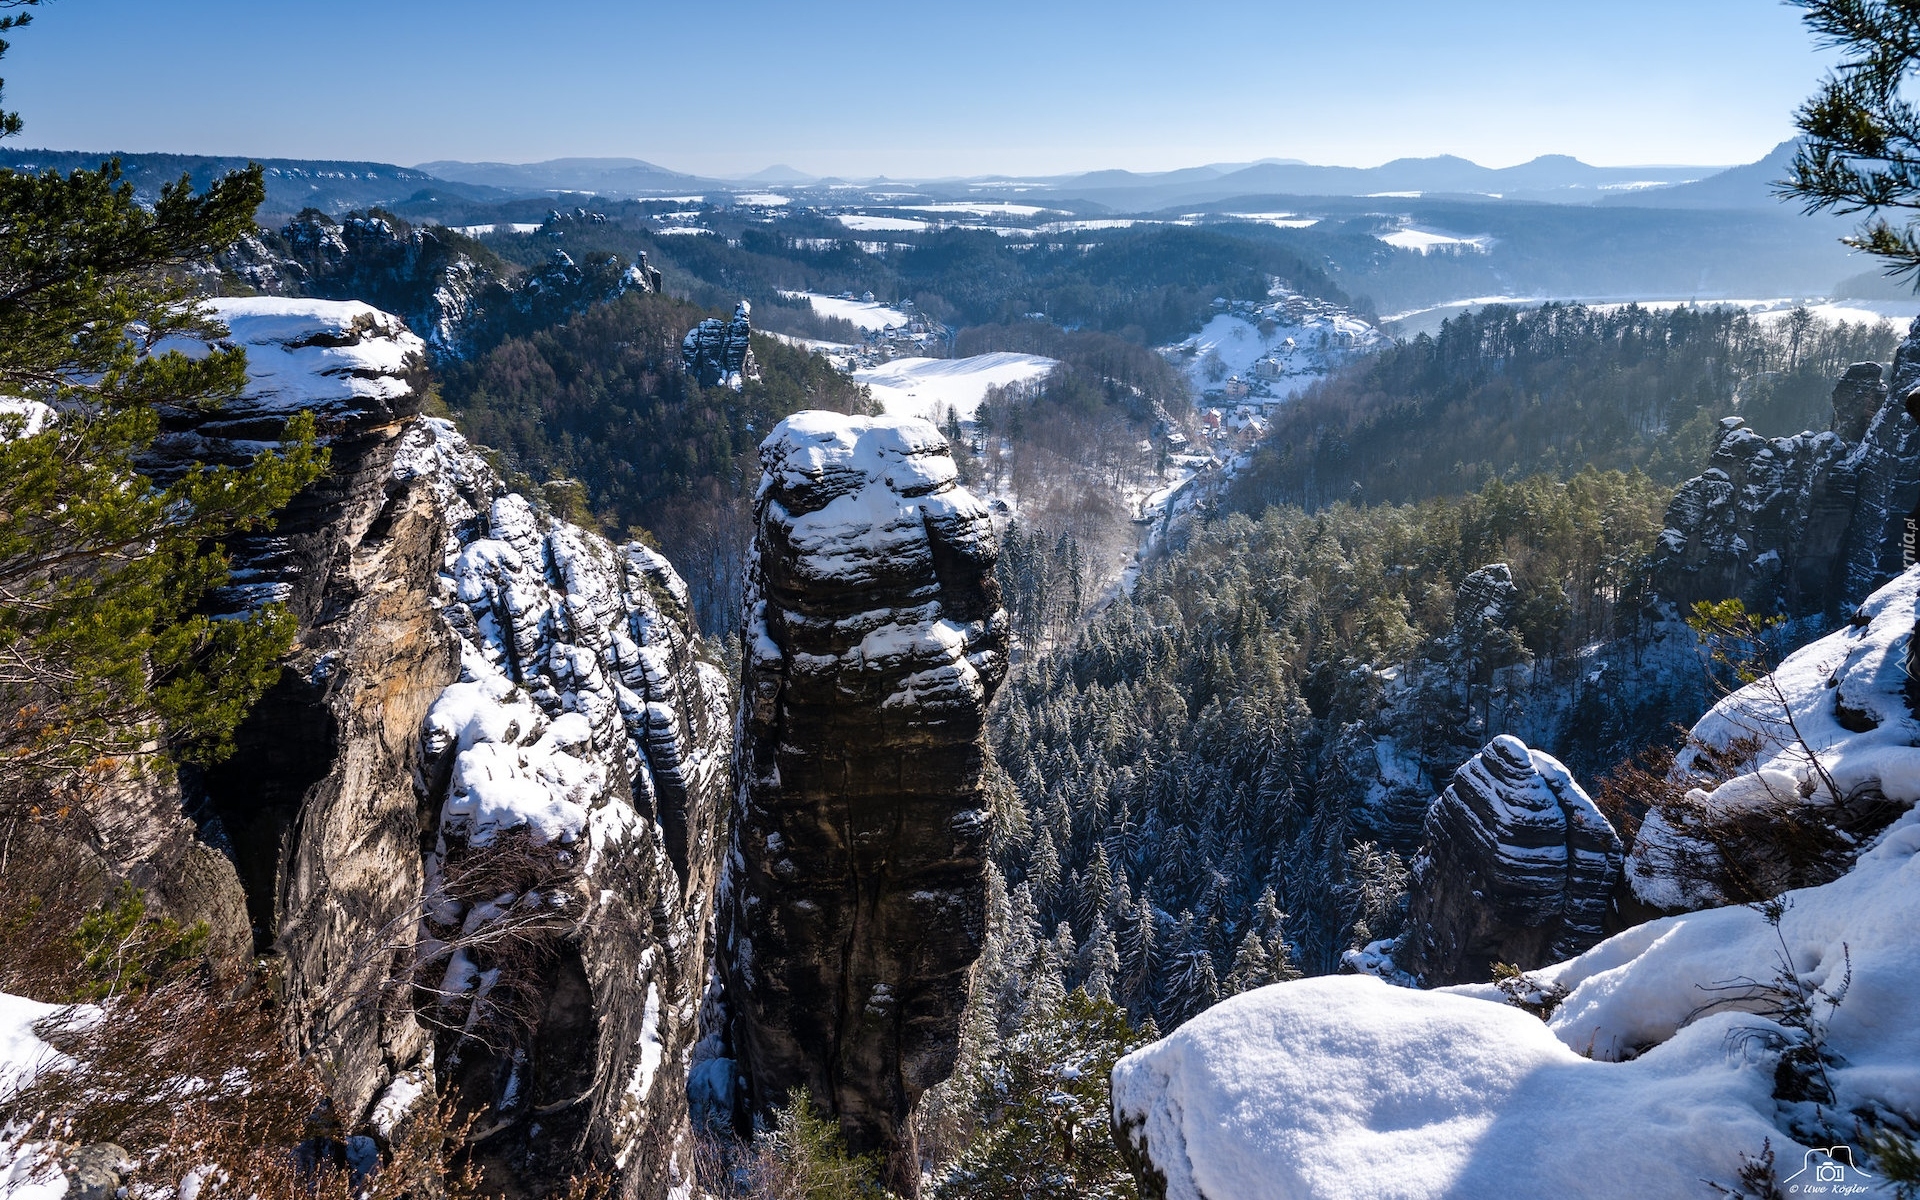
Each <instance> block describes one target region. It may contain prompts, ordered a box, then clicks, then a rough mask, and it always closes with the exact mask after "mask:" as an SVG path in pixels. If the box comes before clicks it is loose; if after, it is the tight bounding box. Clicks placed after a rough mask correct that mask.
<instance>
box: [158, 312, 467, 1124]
mask: <svg viewBox="0 0 1920 1200" xmlns="http://www.w3.org/2000/svg"><path fill="white" fill-rule="evenodd" d="M216 309H217V312H218V315H219V316H220V317H221V319H223V320H224V321H225V322H226V323H227V325H228V327H229V329H230V331H231V338H232V340H233V341H234V342H237V343H239V344H241V345H243V346H245V348H246V350H247V354H248V364H249V373H250V376H251V380H250V384H249V387H248V390H247V394H246V395H245V396H244V397H243V398H242V399H240V400H239V401H236V402H232V403H229V404H227V405H226V406H224V407H223V408H221V409H219V410H217V411H215V412H213V413H204V412H198V411H193V412H168V413H163V414H162V417H163V428H164V431H165V432H164V433H163V436H162V437H161V439H160V441H159V442H158V443H157V447H156V450H157V454H158V456H159V459H158V461H157V462H156V464H155V470H156V471H157V472H158V473H160V474H163V475H164V473H165V471H166V469H167V464H168V463H169V462H178V461H192V460H199V461H207V462H227V461H239V460H243V459H245V458H247V457H249V456H250V455H251V454H253V453H254V452H256V451H257V450H258V449H259V448H260V447H261V446H262V445H263V444H271V443H272V442H273V441H274V440H275V439H277V438H278V436H279V435H280V432H281V430H282V427H283V425H284V423H285V421H286V419H287V417H288V416H289V415H290V414H292V413H293V412H295V411H297V410H300V409H311V410H313V411H314V412H315V413H316V415H317V416H318V422H319V427H320V430H321V432H322V436H323V438H324V440H325V441H326V442H327V443H328V446H329V449H330V452H331V455H332V460H331V469H330V471H329V473H328V475H327V476H326V477H325V478H324V479H322V480H321V481H320V482H319V483H317V484H314V485H313V486H311V487H309V488H308V489H307V490H306V491H304V492H302V493H301V494H300V495H299V496H298V497H296V498H295V500H294V501H293V503H292V504H291V505H290V506H289V507H288V509H287V510H286V511H285V512H284V513H283V514H282V515H281V517H280V518H279V521H278V523H277V525H276V526H275V528H274V529H272V530H271V531H267V532H261V533H256V534H251V535H248V536H245V537H242V538H238V539H235V540H234V541H233V543H232V545H231V549H232V551H233V559H234V571H233V580H234V582H233V584H232V586H230V587H228V588H226V589H224V590H223V591H222V592H220V593H219V594H217V595H216V597H215V601H216V604H217V606H218V607H221V608H223V609H225V610H226V611H228V612H241V611H246V610H249V609H252V608H255V607H257V606H259V605H261V604H265V603H268V602H272V603H278V604H282V605H284V606H285V607H286V609H287V610H288V611H289V612H290V613H291V614H292V615H293V616H294V617H295V618H296V619H297V620H298V622H299V634H298V637H297V639H296V642H295V645H294V649H293V650H292V651H291V652H290V654H289V655H288V657H287V658H286V660H285V661H284V663H283V666H282V669H281V677H280V680H279V682H278V683H276V684H275V685H274V686H273V687H272V688H271V689H270V690H269V691H268V692H267V694H266V695H265V696H264V697H263V698H262V700H261V701H260V703H259V704H258V705H257V706H256V707H255V708H254V710H253V712H252V713H251V714H250V715H249V717H248V718H247V720H246V721H245V722H244V723H243V724H242V726H241V727H240V729H239V730H238V732H237V734H236V736H235V739H234V740H235V745H236V750H235V752H234V754H233V756H232V757H231V758H229V759H228V760H226V761H225V762H224V763H222V764H220V765H219V766H217V767H215V768H213V769H212V770H209V771H207V772H205V773H204V774H203V775H201V776H199V777H198V778H192V777H189V778H188V780H187V784H188V796H187V801H188V806H189V811H194V812H197V813H198V814H199V815H200V821H201V827H202V833H203V837H204V839H205V840H206V841H207V842H208V843H210V844H211V845H213V846H216V847H218V848H220V849H221V850H223V851H224V852H225V853H226V855H227V856H228V858H229V859H230V861H231V862H232V864H233V868H234V869H235V871H236V872H237V874H238V877H239V881H240V883H241V885H242V887H243V888H244V892H245V900H246V909H247V913H248V917H249V923H250V925H251V934H252V939H251V940H252V942H253V946H254V950H255V951H256V953H260V954H264V955H267V956H268V958H269V961H270V962H272V963H274V964H276V967H275V969H276V972H277V974H278V976H279V986H280V987H282V988H283V990H284V994H285V997H286V1002H287V1012H288V1016H289V1025H290V1028H291V1030H292V1032H293V1034H294V1038H295V1041H296V1043H297V1045H298V1046H299V1048H300V1049H301V1050H302V1052H303V1053H305V1054H307V1055H308V1056H309V1057H310V1058H311V1060H312V1061H314V1062H315V1063H317V1064H320V1065H321V1066H322V1068H323V1071H324V1072H325V1073H326V1074H327V1076H328V1083H329V1086H330V1089H331V1091H332V1092H333V1094H334V1096H335V1100H336V1103H337V1104H338V1105H339V1106H340V1107H341V1108H342V1109H343V1110H344V1111H348V1112H360V1111H362V1110H364V1109H365V1108H366V1107H367V1106H368V1105H369V1104H371V1102H372V1101H373V1099H374V1098H375V1096H376V1095H378V1094H379V1092H380V1091H381V1089H383V1088H384V1087H385V1086H386V1085H387V1084H388V1082H389V1081H390V1080H391V1079H392V1078H393V1077H394V1076H395V1075H396V1074H398V1073H401V1072H404V1071H406V1070H408V1069H409V1068H412V1067H416V1066H418V1065H419V1064H420V1063H422V1062H423V1061H428V1060H430V1057H431V1044H430V1038H429V1037H428V1035H427V1032H426V1030H425V1028H424V1027H423V1026H422V1025H421V1024H420V1023H419V1022H417V1021H416V1020H415V1019H414V1017H413V1013H412V1010H411V1005H410V1003H409V998H408V997H407V996H406V994H405V992H404V989H396V988H394V987H393V986H392V985H391V981H392V980H394V979H404V978H406V977H407V975H408V973H409V970H410V964H411V961H412V954H413V949H412V942H413V930H414V928H415V926H416V924H417V922H418V919H419V897H420V891H421V885H422V868H421V861H420V853H419V833H418V822H417V816H416V810H417V802H416V799H415V796H414V787H413V779H414V774H415V770H416V768H417V766H418V763H417V760H416V753H417V739H416V738H415V737H414V736H413V735H412V733H411V731H413V730H416V729H418V728H419V726H420V722H421V721H422V720H423V719H424V718H425V716H426V713H427V710H428V708H429V706H430V705H431V704H432V703H433V702H434V700H435V699H436V698H437V697H438V696H439V694H440V691H441V689H442V688H444V687H445V686H446V685H447V684H448V683H450V682H452V681H453V679H454V678H455V672H456V671H457V668H458V662H459V659H458V656H457V653H456V649H455V645H454V640H453V637H452V635H451V634H450V633H449V631H448V630H447V628H446V626H445V624H444V623H443V622H441V621H440V620H438V619H437V618H436V617H435V616H434V613H433V608H432V604H431V599H432V587H433V579H434V574H435V570H436V568H437V566H438V563H439V554H440V543H441V539H442V529H443V526H442V521H441V515H440V510H439V506H438V503H437V501H436V499H435V497H434V495H433V493H432V491H431V489H429V488H427V487H426V486H424V485H423V484H420V483H418V482H417V481H409V480H400V479H396V478H395V476H394V475H393V471H392V465H393V460H394V453H395V450H396V448H397V446H398V443H399V440H400V437H401V436H402V434H403V433H404V432H405V431H406V430H407V429H408V428H409V427H410V426H411V424H412V422H413V420H414V416H415V413H416V412H417V409H418V406H419V398H420V394H421V391H420V389H419V388H418V387H417V386H416V382H417V377H416V374H415V373H416V372H417V371H418V370H419V368H420V367H421V365H422V352H423V349H424V348H423V346H422V344H421V342H420V339H418V338H416V337H414V336H413V335H412V334H411V333H409V332H408V331H407V330H406V328H405V326H403V325H402V324H401V323H400V322H399V321H398V320H397V319H395V318H393V317H391V316H389V315H387V314H385V313H382V312H379V311H377V310H375V309H372V308H370V307H369V306H367V305H365V304H353V303H334V302H327V301H313V300H293V301H289V300H273V299H250V300H228V301H220V302H218V304H217V305H216Z"/></svg>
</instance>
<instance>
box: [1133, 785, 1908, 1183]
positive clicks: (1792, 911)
mask: <svg viewBox="0 0 1920 1200" xmlns="http://www.w3.org/2000/svg"><path fill="white" fill-rule="evenodd" d="M1788 900H1789V906H1788V908H1787V909H1786V911H1785V914H1784V915H1783V916H1782V918H1781V921H1780V926H1779V929H1778V930H1777V931H1776V930H1775V929H1774V928H1773V927H1772V926H1771V925H1769V924H1768V922H1767V920H1766V919H1765V918H1764V917H1763V916H1762V915H1761V914H1760V913H1758V912H1756V911H1754V910H1753V909H1751V908H1746V907H1730V908H1722V909H1715V910H1712V911H1709V912H1701V913H1693V914H1689V915H1686V916H1682V917H1671V918H1666V919H1663V920H1659V921H1655V922H1652V923H1650V924H1647V925H1643V926H1640V927H1638V928H1635V929H1632V930H1629V931H1627V932H1626V933H1623V934H1620V935H1618V936H1616V937H1614V938H1612V939H1610V940H1608V941H1606V942H1603V943H1601V944H1600V945H1599V946H1597V947H1595V948H1594V949H1593V950H1591V951H1589V952H1587V953H1586V954H1584V955H1582V956H1580V957H1579V958H1577V959H1574V960H1572V961H1571V962H1567V963H1563V964H1560V965H1559V966H1556V967H1551V968H1548V969H1546V970H1544V971H1540V972H1536V973H1535V975H1534V981H1535V982H1536V983H1537V984H1539V985H1541V986H1543V987H1550V988H1552V989H1554V990H1555V991H1556V992H1557V991H1558V990H1560V989H1564V991H1565V993H1566V995H1565V998H1564V999H1563V1000H1561V1001H1560V1003H1559V1005H1558V1007H1557V1008H1556V1009H1555V1010H1554V1011H1553V1014H1552V1017H1551V1019H1550V1020H1549V1021H1546V1022H1542V1021H1541V1020H1539V1019H1538V1018H1537V1017H1535V1016H1533V1015H1532V1014H1530V1013H1529V1012H1527V1011H1525V1010H1523V1009H1521V1008H1518V1007H1512V1006H1509V1005H1508V1004H1506V1003H1504V1000H1505V994H1504V993H1502V992H1501V991H1499V990H1498V989H1495V988H1491V987H1468V988H1456V989H1447V990H1443V991H1439V992H1417V991H1411V990H1408V989H1403V988H1394V987H1391V986H1389V985H1387V984H1384V983H1381V982H1379V981H1377V980H1374V979H1370V978H1368V977H1365V976H1338V977H1330V978H1321V979H1315V980H1307V981H1303V982H1299V983H1290V984H1279V985H1276V986H1273V987H1268V988H1262V989H1260V990H1257V991H1254V992H1249V993H1246V994H1244V995H1241V996H1237V997H1235V998H1233V999H1231V1000H1228V1001H1226V1002H1224V1003H1222V1004H1220V1005H1218V1006H1216V1007H1215V1008H1213V1009H1210V1010H1208V1011H1207V1012H1206V1013H1203V1014H1202V1015H1201V1016H1199V1017H1197V1018H1195V1019H1194V1020H1193V1021H1190V1022H1189V1023H1187V1024H1186V1025H1184V1026H1182V1027H1181V1028H1180V1030H1179V1031H1178V1032H1177V1033H1175V1034H1173V1035H1172V1036H1171V1037H1169V1038H1167V1039H1165V1040H1163V1041H1161V1042H1158V1043H1155V1044H1154V1045H1153V1046H1150V1047H1148V1048H1146V1049H1144V1050H1141V1051H1139V1052H1138V1053H1136V1054H1134V1055H1131V1056H1129V1057H1128V1058H1125V1059H1123V1060H1121V1062H1120V1064H1119V1065H1118V1066H1117V1067H1116V1068H1115V1070H1114V1111H1115V1119H1116V1122H1117V1124H1118V1126H1119V1128H1120V1130H1121V1135H1122V1137H1123V1138H1124V1139H1125V1144H1126V1145H1127V1146H1129V1147H1130V1148H1131V1150H1132V1153H1133V1155H1134V1158H1135V1161H1136V1162H1137V1163H1138V1164H1139V1169H1140V1170H1141V1171H1142V1173H1143V1174H1145V1175H1149V1176H1153V1175H1157V1176H1158V1177H1159V1178H1160V1179H1163V1180H1164V1184H1163V1185H1162V1186H1163V1187H1164V1191H1163V1192H1161V1191H1158V1190H1157V1189H1154V1188H1151V1187H1150V1188H1149V1193H1150V1194H1164V1195H1165V1196H1167V1197H1169V1198H1171V1200H1200V1198H1202V1197H1204V1198H1205V1200H1294V1198H1303V1200H1304V1198H1307V1197H1312V1198H1315V1200H1334V1198H1340V1197H1354V1198H1356V1200H1358V1198H1361V1197H1366V1198H1370V1200H1371V1198H1380V1197H1396V1198H1401V1197H1403V1198H1407V1200H1414V1198H1421V1200H1440V1198H1443V1197H1459V1198H1461V1200H1469V1198H1477V1197H1482V1196H1489V1195H1522V1196H1589V1195H1596V1194H1611V1193H1613V1192H1615V1191H1622V1192H1629V1191H1630V1192H1633V1193H1635V1194H1644V1195H1649V1196H1663V1197H1665V1196H1671V1197H1685V1196H1700V1197H1707V1196H1711V1195H1714V1194H1716V1193H1714V1192H1712V1191H1710V1190H1709V1189H1708V1187H1707V1185H1706V1184H1705V1183H1704V1182H1703V1181H1705V1180H1714V1181H1717V1182H1720V1183H1724V1184H1728V1185H1732V1184H1734V1183H1736V1182H1737V1180H1738V1177H1739V1172H1740V1169H1741V1165H1742V1163H1741V1157H1740V1156H1741V1155H1743V1154H1746V1155H1752V1156H1755V1157H1758V1156H1759V1155H1760V1154H1761V1152H1762V1146H1763V1145H1764V1144H1766V1143H1767V1142H1768V1141H1771V1143H1772V1146H1773V1148H1774V1149H1775V1151H1776V1152H1777V1160H1778V1163H1779V1164H1780V1170H1779V1176H1780V1178H1781V1180H1782V1181H1785V1180H1787V1179H1788V1177H1789V1176H1791V1175H1793V1174H1794V1173H1796V1172H1797V1171H1799V1170H1800V1169H1801V1168H1802V1166H1803V1164H1804V1163H1805V1161H1806V1157H1805V1156H1806V1153H1807V1151H1809V1150H1813V1149H1816V1148H1827V1147H1831V1146H1833V1145H1835V1144H1837V1143H1839V1144H1844V1143H1846V1142H1848V1141H1849V1140H1851V1138H1852V1117H1851V1116H1849V1115H1848V1114H1852V1113H1866V1114H1870V1115H1871V1114H1876V1113H1879V1114H1886V1113H1905V1114H1909V1115H1911V1114H1913V1113H1915V1112H1920V997H1916V994H1915V992H1914V990H1913V988H1912V980H1913V979H1914V978H1915V977H1916V974H1917V973H1920V945H1917V944H1916V942H1915V940H1914V938H1913V936H1912V931H1913V929H1914V927H1915V923H1916V922H1920V816H1916V815H1914V814H1909V815H1908V816H1906V817H1904V818H1902V820H1901V821H1900V822H1899V823H1898V824H1897V825H1896V826H1895V827H1894V828H1893V829H1892V830H1890V831H1889V832H1888V833H1887V834H1885V835H1884V836H1883V837H1882V838H1881V840H1880V842H1879V843H1878V845H1876V846H1875V847H1874V848H1873V849H1872V850H1870V851H1869V852H1867V853H1866V854H1864V855H1862V856H1861V859H1860V861H1859V863H1858V864H1857V865H1856V866H1855V867H1854V869H1853V871H1852V872H1850V873H1849V874H1848V875H1846V876H1845V877H1843V878H1841V879H1839V880H1837V881H1835V882H1833V883H1830V884H1826V885H1824V886H1822V887H1819V888H1813V889H1808V890H1806V891H1802V892H1797V893H1791V894H1790V895H1789V897H1788ZM1788 959H1790V960H1791V968H1790V972H1791V973H1793V974H1796V975H1797V976H1798V977H1799V978H1800V979H1801V980H1802V981H1803V982H1804V984H1805V986H1807V987H1810V988H1817V989H1826V995H1824V996H1821V997H1818V998H1816V999H1815V1002H1814V1007H1815V1016H1816V1018H1817V1020H1818V1021H1819V1022H1820V1024H1821V1025H1822V1026H1824V1036H1825V1039H1826V1048H1827V1050H1828V1052H1829V1054H1830V1055H1831V1061H1830V1063H1829V1065H1828V1066H1827V1070H1826V1074H1827V1077H1828V1078H1829V1079H1830V1080H1831V1083H1832V1088H1833V1099H1832V1101H1831V1102H1830V1103H1828V1104H1827V1105H1826V1118H1827V1119H1828V1120H1829V1121H1831V1122H1833V1124H1834V1125H1835V1126H1837V1128H1835V1129H1831V1130H1830V1129H1826V1128H1821V1127H1819V1126H1818V1124H1817V1123H1818V1121H1819V1120H1820V1116H1819V1114H1817V1113H1815V1112H1813V1111H1811V1106H1809V1105H1807V1104H1805V1103H1804V1102H1795V1101H1792V1100H1781V1099H1776V1097H1775V1095H1774V1092H1775V1088H1776V1083H1775V1068H1776V1065H1777V1064H1778V1062H1779V1059H1780V1054H1781V1051H1782V1050H1783V1049H1785V1048H1786V1047H1788V1046H1790V1045H1794V1044H1797V1043H1798V1042H1799V1041H1800V1040H1801V1037H1802V1035H1801V1034H1800V1032H1799V1031H1797V1030H1795V1029H1794V1028H1792V1027H1790V1026H1783V1025H1782V1024H1780V1023H1779V1022H1777V1021H1776V1020H1774V1019H1772V1018H1770V1017H1768V1016H1765V1015H1762V1014H1761V1012H1760V1011H1758V1010H1761V1009H1763V1008H1764V1006H1765V1005H1766V1004H1767V1003H1768V1001H1769V997H1768V995H1767V994H1766V992H1765V985H1764V984H1763V983H1755V982H1754V981H1770V980H1773V979H1774V978H1775V976H1776V975H1777V974H1779V973H1780V972H1781V971H1782V970H1783V969H1784V964H1785V963H1786V961H1787V960H1788ZM1849 971H1850V972H1851V982H1850V984H1847V985H1845V992H1844V997H1843V999H1844V1003H1840V1004H1837V1005H1836V1004H1835V1003H1833V1002H1832V999H1831V997H1832V996H1833V995H1835V994H1838V993H1839V992H1840V991H1841V988H1842V986H1843V980H1845V979H1846V977H1847V974H1848V972H1849ZM1749 984H1752V986H1748V985H1749ZM1855 1152H1856V1154H1858V1153H1859V1147H1858V1146H1855ZM1861 1161H1862V1162H1863V1163H1864V1159H1861ZM1868 1169H1869V1170H1871V1169H1872V1168H1871V1166H1869V1167H1868ZM1809 1179H1810V1176H1807V1177H1802V1179H1801V1182H1802V1183H1803V1184H1804V1183H1806V1182H1808V1181H1809ZM1856 1182H1868V1181H1861V1180H1858V1179H1856Z"/></svg>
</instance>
